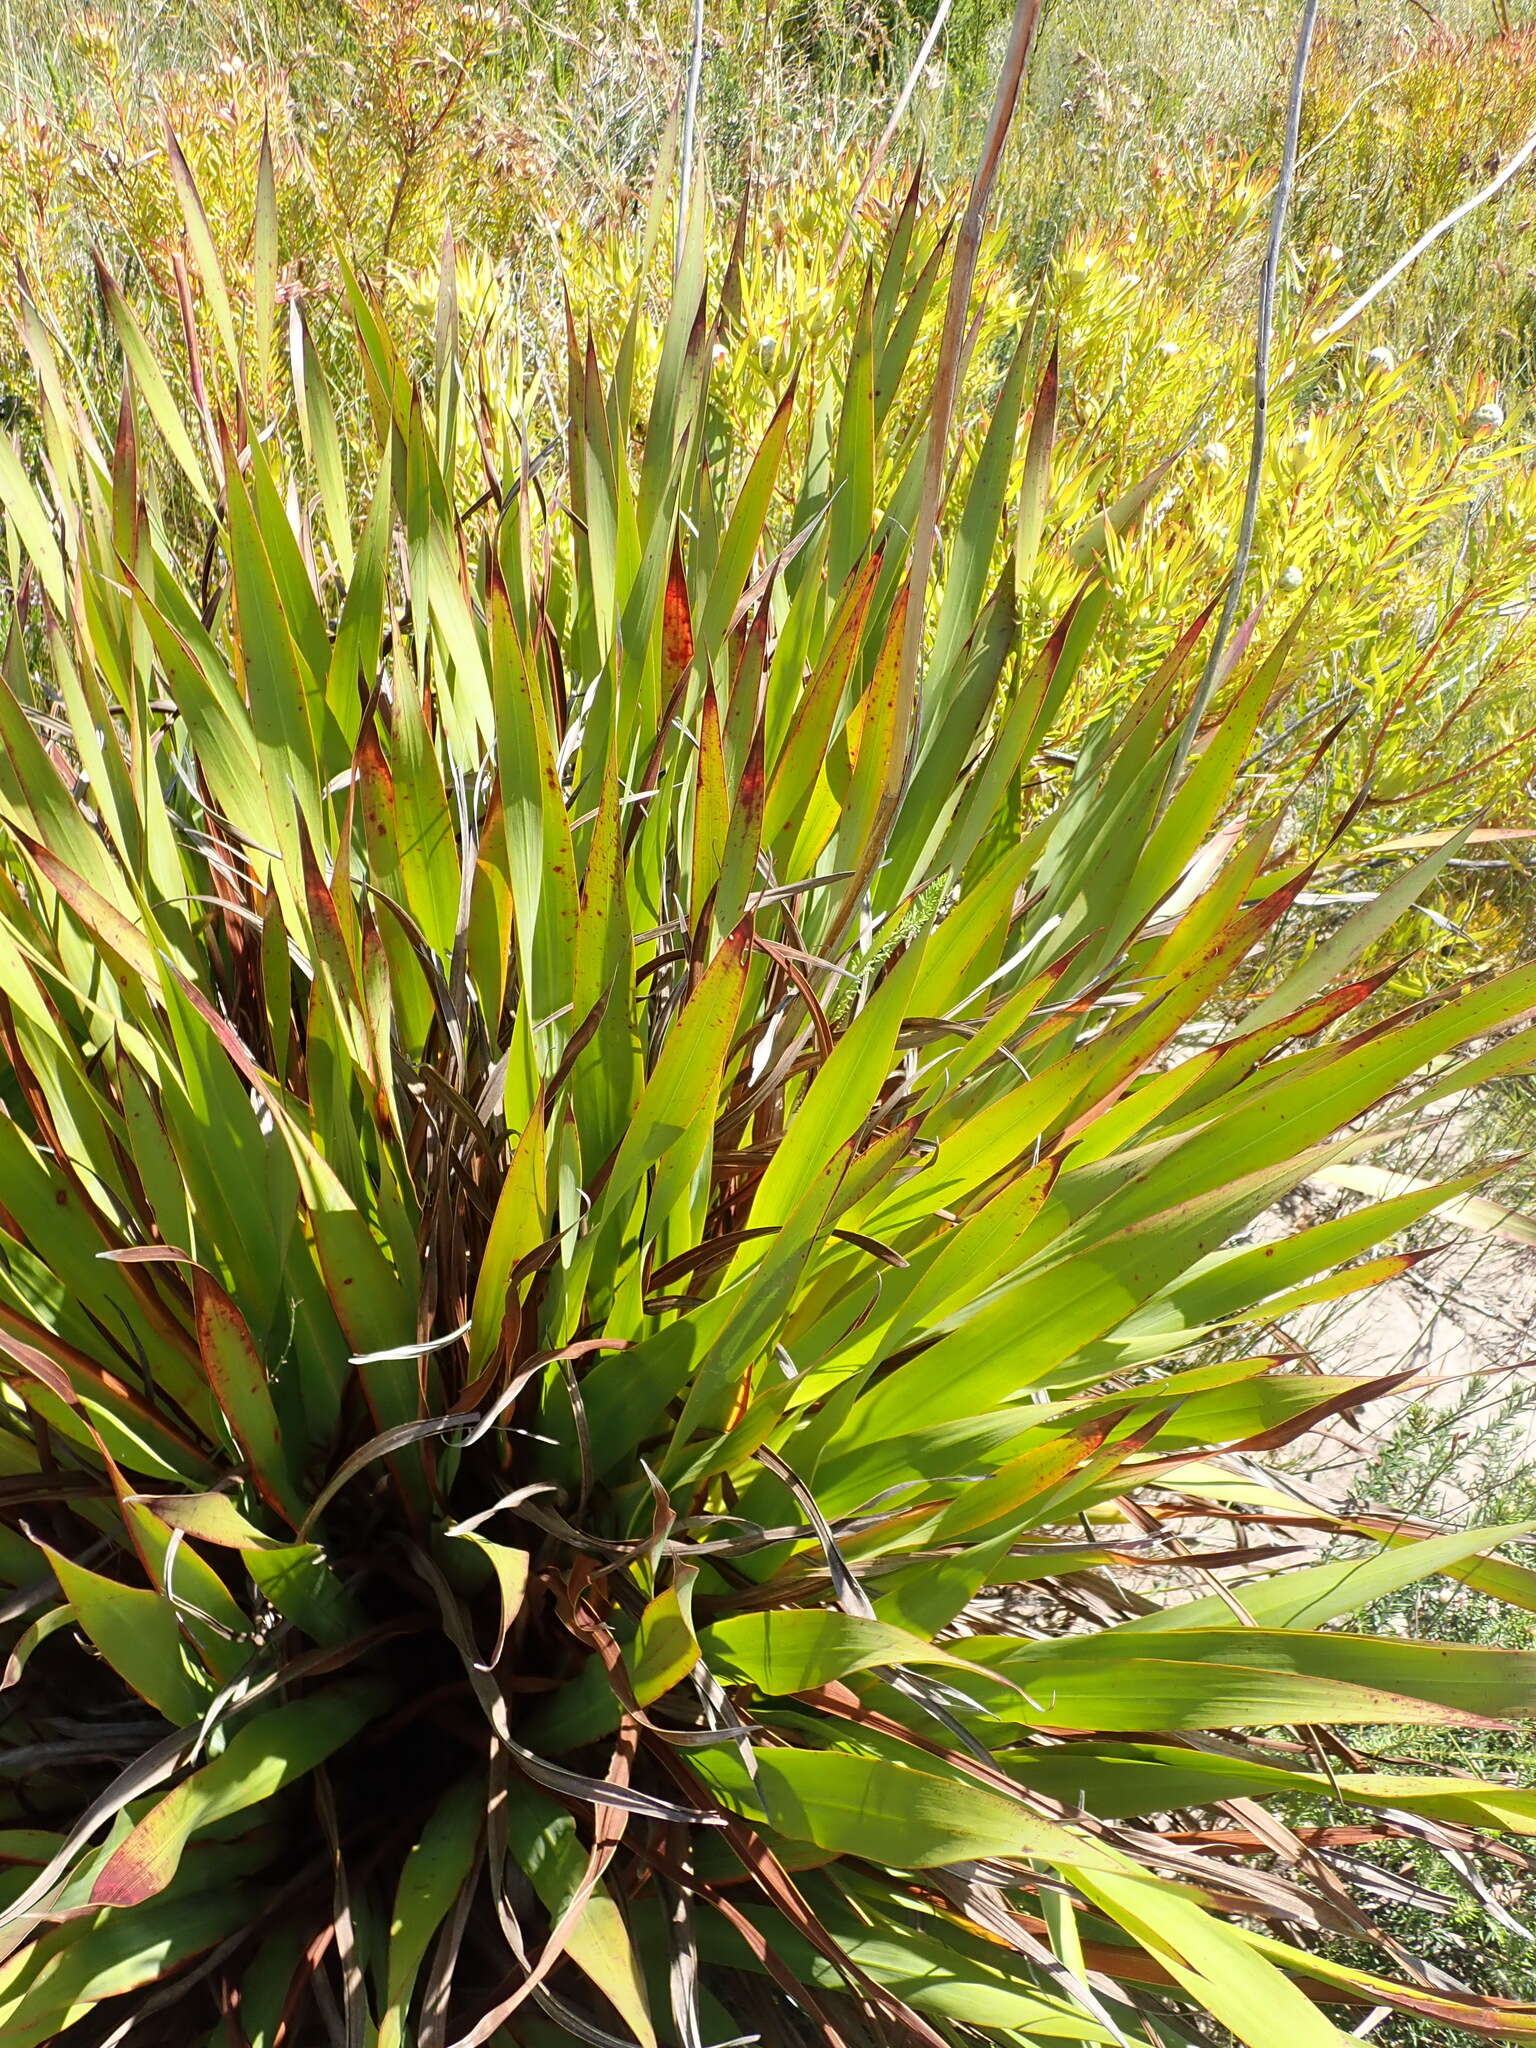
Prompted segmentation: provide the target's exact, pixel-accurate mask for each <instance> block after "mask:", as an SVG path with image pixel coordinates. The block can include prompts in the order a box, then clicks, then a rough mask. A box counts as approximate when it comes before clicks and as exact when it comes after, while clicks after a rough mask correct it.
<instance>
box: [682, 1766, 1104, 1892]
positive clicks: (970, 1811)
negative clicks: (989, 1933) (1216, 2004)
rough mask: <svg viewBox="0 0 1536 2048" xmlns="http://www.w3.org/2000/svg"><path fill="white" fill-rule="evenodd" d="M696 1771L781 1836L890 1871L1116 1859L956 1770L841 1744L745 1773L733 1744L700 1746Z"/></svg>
mask: <svg viewBox="0 0 1536 2048" xmlns="http://www.w3.org/2000/svg"><path fill="white" fill-rule="evenodd" d="M692 1763H693V1768H694V1769H695V1770H697V1771H698V1772H699V1773H700V1775H701V1776H703V1777H704V1778H705V1779H706V1780H708V1781H709V1782H710V1783H711V1785H712V1786H713V1787H714V1789H715V1790H716V1791H717V1792H718V1793H719V1794H720V1796H721V1797H722V1798H723V1799H724V1801H725V1803H726V1804H727V1805H730V1806H734V1807H736V1808H737V1810H738V1811H744V1812H747V1813H753V1812H756V1813H758V1814H759V1815H760V1816H761V1817H762V1818H764V1819H766V1820H767V1821H768V1822H769V1824H770V1825H771V1826H772V1827H774V1828H777V1829H778V1831H779V1833H780V1834H784V1835H789V1836H791V1837H792V1838H793V1839H794V1840H796V1841H799V1842H814V1843H816V1845H817V1846H818V1847H819V1848H822V1849H830V1850H831V1851H833V1853H834V1854H836V1855H840V1856H860V1857H865V1858H868V1859H869V1860H870V1861H872V1862H876V1863H884V1864H887V1865H889V1866H890V1868H891V1869H893V1870H921V1869H924V1868H926V1867H928V1866H930V1865H933V1864H944V1863H963V1862H968V1861H970V1860H972V1859H973V1858H977V1857H986V1856H1038V1857H1040V1858H1042V1859H1043V1860H1044V1861H1045V1862H1048V1863H1050V1864H1052V1865H1054V1866H1055V1867H1056V1868H1058V1869H1069V1870H1072V1871H1074V1872H1076V1871H1077V1870H1079V1869H1085V1868H1087V1867H1089V1866H1092V1867H1094V1868H1096V1869H1105V1870H1111V1869H1114V1868H1116V1867H1117V1866H1116V1864H1115V1862H1114V1861H1113V1860H1112V1859H1110V1858H1107V1857H1105V1855H1104V1854H1103V1852H1102V1851H1100V1850H1098V1849H1096V1848H1095V1847H1094V1845H1093V1844H1092V1843H1091V1842H1089V1841H1087V1840H1086V1839H1082V1838H1079V1837H1078V1836H1076V1835H1074V1834H1072V1833H1071V1832H1070V1831H1069V1830H1067V1829H1066V1828H1061V1827H1058V1826H1057V1825H1056V1824H1055V1823H1054V1822H1053V1821H1048V1820H1043V1819H1041V1818H1040V1816H1039V1815H1037V1814H1036V1813H1034V1812H1032V1811H1031V1810H1030V1809H1029V1808H1028V1807H1026V1806H1025V1805H1023V1804H1022V1803H1021V1802H1018V1801H1015V1800H1011V1799H1009V1798H1007V1797H1006V1796H1004V1795H1003V1794H1001V1793H998V1792H994V1791H992V1790H990V1789H989V1788H988V1787H987V1786H985V1785H981V1784H977V1783H975V1782H974V1781H971V1780H967V1779H965V1778H963V1777H960V1776H958V1775H957V1776H951V1777H934V1776H932V1775H930V1773H928V1772H926V1771H916V1770H909V1769H908V1768H907V1766H906V1765H905V1764H899V1763H895V1762H893V1761H891V1760H889V1759H888V1758H886V1757H881V1756H856V1755H854V1754H852V1753H851V1752H849V1751H847V1750H840V1749H819V1750H812V1749H784V1748H771V1749H770V1748H760V1749H758V1750H757V1751H756V1753H755V1763H754V1775H753V1776H751V1777H749V1776H748V1775H747V1772H746V1770H745V1768H744V1767H743V1766H742V1765H741V1762H740V1759H739V1757H737V1756H736V1754H735V1752H734V1751H732V1752H731V1753H730V1754H729V1756H727V1754H726V1753H725V1752H724V1751H700V1752H696V1753H695V1755H694V1757H693V1759H692Z"/></svg>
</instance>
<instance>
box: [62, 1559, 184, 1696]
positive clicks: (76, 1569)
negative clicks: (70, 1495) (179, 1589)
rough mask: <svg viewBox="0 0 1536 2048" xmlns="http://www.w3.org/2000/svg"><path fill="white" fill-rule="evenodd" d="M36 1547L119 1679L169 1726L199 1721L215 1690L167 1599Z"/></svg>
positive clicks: (76, 1616) (80, 1622)
mask: <svg viewBox="0 0 1536 2048" xmlns="http://www.w3.org/2000/svg"><path fill="white" fill-rule="evenodd" d="M38 1548H39V1549H40V1550H41V1551H42V1552H43V1554H44V1556H45V1557H46V1558H47V1560H48V1562H49V1564H50V1565H51V1566H52V1567H53V1575H54V1577H55V1578H56V1579H57V1580H58V1582H59V1587H60V1590H61V1591H62V1593H63V1595H64V1598H65V1599H66V1600H67V1601H68V1602H69V1604H70V1607H71V1608H72V1609H73V1611H74V1616H75V1619H76V1621H77V1622H78V1623H79V1624H80V1627H81V1630H82V1631H83V1633H84V1634H85V1635H86V1636H88V1637H89V1639H90V1641H91V1643H92V1644H93V1645H94V1646H95V1648H96V1649H97V1650H98V1651H99V1652H100V1654H101V1655H102V1656H103V1657H104V1658H105V1659H106V1661H107V1662H108V1663H109V1664H110V1665H111V1666H112V1669H113V1670H114V1671H115V1672H117V1674H118V1676H119V1677H120V1678H122V1679H123V1680H124V1682H125V1683H126V1684H128V1685H129V1686H131V1687H132V1688H133V1690H134V1691H135V1692H136V1693H137V1694H138V1695H139V1697H140V1698H141V1699H144V1700H147V1701H148V1702H149V1704H150V1705H151V1706H152V1707H153V1708H154V1709H155V1710H156V1712H157V1713H161V1714H164V1716H165V1718H166V1719H167V1720H168V1721H175V1722H177V1723H179V1724H180V1723H185V1722H189V1721H196V1720H198V1719H199V1718H200V1717H201V1715H202V1712H203V1709H204V1708H205V1707H206V1706H207V1704H208V1702H209V1700H210V1699H211V1698H212V1697H213V1685H212V1682H211V1680H210V1679H209V1677H208V1674H207V1673H206V1672H205V1671H203V1670H201V1669H200V1668H199V1666H198V1664H197V1662H196V1659H195V1658H194V1657H193V1654H192V1652H191V1649H190V1648H189V1646H188V1644H187V1643H186V1641H185V1640H184V1638H183V1636H182V1633H181V1629H180V1627H179V1625H178V1623H177V1620H176V1610H175V1608H174V1607H173V1606H172V1605H171V1603H170V1601H169V1600H167V1599H166V1597H165V1595H164V1594H163V1593H153V1592H150V1591H149V1590H148V1589H147V1588H143V1587H138V1586H123V1585H119V1583H118V1582H117V1580H116V1579H108V1578H103V1577H102V1575H101V1574H100V1573H99V1572H93V1571H90V1570H88V1569H87V1568H86V1566H84V1565H80V1564H75V1563H74V1562H73V1561H72V1560H71V1559H69V1558H67V1557H64V1556H62V1555H61V1554H60V1553H59V1552H58V1551H56V1550H54V1549H52V1548H51V1547H50V1546H49V1545H48V1544H46V1543H40V1544H39V1545H38Z"/></svg>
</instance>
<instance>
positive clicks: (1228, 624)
mask: <svg viewBox="0 0 1536 2048" xmlns="http://www.w3.org/2000/svg"><path fill="white" fill-rule="evenodd" d="M1317 9H1318V0H1306V5H1305V7H1304V8H1303V10H1302V16H1301V32H1300V34H1299V35H1298V37H1297V39H1296V55H1295V58H1294V59H1293V60H1292V64H1291V87H1290V98H1289V102H1288V104H1287V107H1286V115H1285V147H1284V150H1283V151H1282V154H1281V158H1280V176H1279V178H1278V179H1277V181H1276V184H1275V198H1274V204H1273V206H1272V207H1271V208H1270V216H1269V246H1268V248H1267V249H1266V251H1265V254H1264V268H1263V271H1262V272H1261V274H1260V278H1259V321H1258V330H1257V333H1256V335H1255V340H1254V352H1253V434H1252V438H1251V440H1250V442H1249V447H1248V487H1247V490H1246V492H1245V493H1244V497H1243V516H1242V520H1241V522H1240V523H1239V526H1238V530H1237V550H1236V553H1235V555H1234V556H1233V561H1232V574H1231V577H1230V578H1229V580H1228V583H1227V594H1226V598H1225V600H1224V602H1223V604H1222V607H1221V617H1220V618H1219V619H1218V621H1217V623H1216V632H1215V636H1214V637H1213V639H1212V641H1211V646H1210V652H1209V653H1208V654H1207V655H1206V658H1205V668H1204V670H1203V672H1202V674H1201V677H1200V683H1199V687H1198V688H1197V689H1196V691H1195V694H1194V697H1193V699H1192V700H1191V703H1190V707H1189V710H1188V712H1187V713H1186V714H1185V718H1184V726H1183V730H1182V731H1181V732H1180V734H1179V739H1178V745H1177V746H1176V747H1175V749H1174V756H1173V760H1172V763H1171V764H1170V766H1169V770H1168V780H1167V783H1166V784H1165V801H1166V796H1167V795H1169V794H1171V793H1172V791H1173V790H1174V789H1175V788H1176V786H1177V784H1178V780H1179V777H1180V776H1181V775H1182V774H1183V772H1184V768H1185V764H1186V763H1187V762H1188V760H1189V755H1190V749H1191V748H1192V747H1193V746H1194V744H1195V738H1196V735H1197V734H1198V733H1199V731H1200V724H1201V721H1202V719H1203V718H1204V717H1205V713H1206V707H1207V705H1208V704H1209V703H1210V699H1211V692H1212V691H1213V690H1214V689H1215V687H1216V681H1217V678H1218V676H1219V675H1220V673H1221V658H1222V656H1223V654H1224V653H1225V652H1226V648H1227V641H1228V639H1229V638H1230V636H1231V632H1232V628H1233V626H1234V625H1235V624H1236V622H1237V614H1238V608H1239V606H1240V605H1241V603H1242V601H1243V584H1244V582H1245V580H1246V578H1247V575H1248V563H1249V560H1250V558H1251V556H1252V554H1253V533H1254V528H1255V526H1256V525H1257V524H1258V517H1259V491H1260V489H1261V487H1262V485H1263V481H1264V449H1265V442H1266V436H1267V431H1268V425H1269V357H1270V349H1271V346H1272V344H1273V341H1274V332H1275V289H1276V285H1277V283H1278V281H1279V276H1280V257H1281V254H1282V252H1283V250H1284V248H1285V223H1286V217H1287V215H1288V214H1289V212H1290V205H1291V191H1292V188H1293V186H1294V185H1295V182H1296V145H1297V141H1298V139H1299V137H1300V134H1301V108H1302V100H1303V96H1304V94H1305V91H1306V82H1307V58H1308V57H1309V55H1310V54H1311V50H1312V32H1313V30H1314V29H1315V28H1316V26H1317Z"/></svg>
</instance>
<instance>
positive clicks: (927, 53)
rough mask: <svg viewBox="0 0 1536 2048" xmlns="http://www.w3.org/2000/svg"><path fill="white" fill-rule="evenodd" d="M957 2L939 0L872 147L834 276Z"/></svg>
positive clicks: (849, 212)
mask: <svg viewBox="0 0 1536 2048" xmlns="http://www.w3.org/2000/svg"><path fill="white" fill-rule="evenodd" d="M953 5H954V0H939V4H938V7H937V8H936V9H935V10H934V16H933V21H932V24H931V26H930V27H929V30H928V33H927V35H926V36H924V38H923V46H922V48H921V49H920V50H919V51H918V53H917V55H916V57H915V58H914V59H913V62H912V69H911V70H910V71H909V72H908V73H907V82H906V84H905V85H904V86H903V87H902V88H901V92H900V95H899V96H898V98H897V101H896V104H895V106H894V107H892V109H891V118H890V119H889V120H888V121H887V122H886V124H885V128H884V130H883V131H882V133H881V136H880V140H879V141H878V142H877V143H876V144H875V146H874V148H873V149H872V150H871V151H870V156H869V169H868V170H867V171H866V172H865V173H864V182H863V183H862V184H861V185H860V187H859V189H858V191H857V192H856V193H855V194H854V198H853V204H852V206H851V207H850V208H849V209H848V225H847V226H846V227H845V228H844V229H843V239H842V240H841V241H840V242H839V243H838V245H837V254H836V255H835V256H834V257H833V258H832V274H833V276H834V277H835V276H836V275H837V273H838V271H839V270H841V269H842V267H843V258H844V257H845V256H846V255H847V254H848V244H849V243H850V242H851V241H852V240H853V231H854V227H855V226H856V224H857V222H858V218H859V209H860V208H861V207H862V206H863V204H864V201H865V200H866V199H867V198H868V197H869V188H870V186H871V185H873V184H874V182H875V179H876V177H877V176H878V175H879V171H880V166H881V164H883V163H884V161H885V153H886V151H887V150H888V149H889V148H890V146H891V140H892V138H893V137H894V135H895V133H896V130H897V129H898V128H899V127H900V126H901V121H902V116H903V115H904V114H905V113H906V111H907V108H908V107H909V106H910V105H911V103H912V95H913V93H915V92H916V91H917V84H918V80H919V79H920V78H921V77H922V75H923V73H924V71H926V70H927V68H928V59H929V58H930V57H931V56H932V55H933V53H934V51H935V49H936V48H937V47H938V41H939V37H940V36H941V35H942V34H943V33H944V24H945V22H946V21H948V19H949V10H950V8H951V7H952V6H953Z"/></svg>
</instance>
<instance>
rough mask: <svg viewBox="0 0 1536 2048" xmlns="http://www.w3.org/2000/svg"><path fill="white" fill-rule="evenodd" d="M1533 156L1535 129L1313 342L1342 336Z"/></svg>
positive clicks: (1316, 330)
mask: <svg viewBox="0 0 1536 2048" xmlns="http://www.w3.org/2000/svg"><path fill="white" fill-rule="evenodd" d="M1533 154H1536V128H1533V129H1532V130H1531V132H1530V134H1529V135H1527V136H1526V138H1525V140H1524V142H1522V143H1521V145H1520V147H1519V148H1518V149H1517V150H1516V151H1515V153H1514V155H1513V156H1512V157H1511V158H1510V160H1509V162H1508V163H1507V164H1505V165H1504V167H1503V169H1502V170H1501V171H1499V172H1497V173H1496V175H1495V176H1493V177H1492V178H1490V179H1489V180H1488V183H1487V184H1486V185H1485V186H1484V187H1483V189H1482V190H1481V192H1474V193H1473V194H1472V196H1471V197H1470V198H1469V199H1463V200H1462V202H1461V204H1460V206H1453V207H1452V208H1451V210H1450V212H1449V213H1448V214H1446V215H1445V217H1444V218H1443V219H1442V220H1437V221H1436V222H1435V224H1434V226H1433V227H1432V228H1426V229H1425V230H1424V232H1423V234H1422V235H1420V237H1419V239H1418V240H1417V241H1416V242H1415V243H1414V245H1413V247H1412V248H1411V249H1405V250H1404V251H1403V253H1402V255H1401V256H1399V257H1398V259H1397V261H1396V262H1395V263H1394V264H1392V265H1391V266H1390V268H1388V269H1386V270H1384V271H1383V272H1382V273H1381V275H1380V277H1378V278H1377V280H1376V282H1375V283H1374V284H1373V285H1371V286H1369V287H1368V288H1367V289H1366V290H1365V291H1363V292H1362V293H1361V294H1360V296H1359V298H1358V299H1356V300H1355V301H1354V303H1353V304H1352V305H1349V306H1346V307H1345V308H1344V311H1343V312H1342V313H1341V314H1340V315H1339V317H1338V319H1337V320H1332V321H1330V322H1329V324H1328V325H1327V326H1326V327H1314V328H1313V330H1312V337H1311V338H1312V341H1313V343H1314V344H1315V345H1317V346H1319V347H1320V346H1321V345H1322V344H1323V343H1324V342H1328V341H1332V340H1333V339H1334V337H1335V336H1336V335H1340V334H1342V333H1343V332H1344V330H1345V328H1346V327H1348V326H1350V325H1351V324H1352V323H1353V322H1354V321H1356V320H1358V319H1359V317H1360V315H1361V314H1362V313H1363V312H1364V311H1365V309H1366V307H1367V306H1369V305H1370V304H1371V302H1372V301H1373V300H1374V299H1378V298H1380V296H1381V294H1382V293H1383V292H1384V291H1385V290H1386V288H1387V286H1388V285H1389V284H1391V283H1393V282H1394V280H1396V279H1397V278H1399V277H1401V276H1402V274H1403V272H1404V271H1405V270H1406V269H1407V268H1408V266H1409V264H1410V263H1416V262H1417V261H1418V259H1419V258H1420V257H1421V256H1422V255H1423V254H1424V252H1425V250H1426V249H1430V248H1433V247H1434V245H1435V243H1436V242H1438V241H1439V239H1440V237H1441V236H1442V235H1448V234H1449V233H1450V231H1451V229H1452V228H1453V227H1455V226H1456V225H1457V223H1458V222H1460V221H1464V220H1465V219H1466V217H1467V215H1468V214H1469V213H1475V212H1476V211H1477V209H1478V207H1480V206H1483V205H1486V203H1487V202H1488V201H1489V200H1490V199H1492V198H1493V197H1494V196H1495V194H1497V193H1499V192H1502V191H1503V189H1504V187H1505V186H1506V185H1507V184H1508V183H1509V181H1510V179H1511V178H1512V177H1514V175H1515V173H1516V172H1517V171H1518V170H1520V169H1521V167H1522V166H1523V165H1524V164H1525V163H1526V162H1528V160H1529V159H1530V157H1531V156H1532V155H1533Z"/></svg>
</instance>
